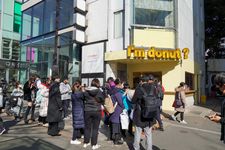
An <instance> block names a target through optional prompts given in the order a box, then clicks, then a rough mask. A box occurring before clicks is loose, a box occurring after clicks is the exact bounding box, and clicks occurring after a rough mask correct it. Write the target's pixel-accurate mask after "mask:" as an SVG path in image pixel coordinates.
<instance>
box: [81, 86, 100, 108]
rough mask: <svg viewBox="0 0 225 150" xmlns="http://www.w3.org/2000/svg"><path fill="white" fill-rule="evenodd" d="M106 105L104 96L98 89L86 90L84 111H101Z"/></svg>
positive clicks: (90, 88)
mask: <svg viewBox="0 0 225 150" xmlns="http://www.w3.org/2000/svg"><path fill="white" fill-rule="evenodd" d="M101 104H104V95H103V93H102V91H101V90H100V89H99V88H97V87H89V88H86V91H85V92H84V111H100V110H101Z"/></svg>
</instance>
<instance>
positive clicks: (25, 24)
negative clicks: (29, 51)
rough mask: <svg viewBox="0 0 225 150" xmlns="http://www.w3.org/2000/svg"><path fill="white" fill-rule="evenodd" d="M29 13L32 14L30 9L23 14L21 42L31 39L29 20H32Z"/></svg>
mask: <svg viewBox="0 0 225 150" xmlns="http://www.w3.org/2000/svg"><path fill="white" fill-rule="evenodd" d="M31 12H32V9H31V8H30V9H28V10H25V11H24V12H23V31H22V40H26V39H29V38H31V20H32V17H31Z"/></svg>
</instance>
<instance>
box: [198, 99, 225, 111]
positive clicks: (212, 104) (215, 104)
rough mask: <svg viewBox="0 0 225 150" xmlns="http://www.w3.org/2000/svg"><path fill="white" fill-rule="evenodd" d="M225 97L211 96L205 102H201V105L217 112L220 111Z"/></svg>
mask: <svg viewBox="0 0 225 150" xmlns="http://www.w3.org/2000/svg"><path fill="white" fill-rule="evenodd" d="M224 98H225V97H211V98H210V97H209V98H208V99H207V100H206V103H205V104H200V105H199V106H201V107H205V108H209V109H211V110H212V111H215V112H220V110H221V103H222V101H223V99H224Z"/></svg>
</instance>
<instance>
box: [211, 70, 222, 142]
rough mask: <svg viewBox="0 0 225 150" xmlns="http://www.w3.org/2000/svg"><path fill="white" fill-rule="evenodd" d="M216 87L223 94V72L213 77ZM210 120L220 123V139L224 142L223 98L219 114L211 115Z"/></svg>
mask: <svg viewBox="0 0 225 150" xmlns="http://www.w3.org/2000/svg"><path fill="white" fill-rule="evenodd" d="M214 83H215V85H216V87H217V88H218V89H219V90H220V91H221V92H222V93H223V95H225V73H220V74H217V75H216V76H215V78H214ZM210 120H212V121H215V122H220V123H221V137H220V140H221V141H223V143H224V144H225V99H224V100H223V102H222V105H221V116H218V115H213V116H211V117H210Z"/></svg>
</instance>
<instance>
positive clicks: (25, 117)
mask: <svg viewBox="0 0 225 150" xmlns="http://www.w3.org/2000/svg"><path fill="white" fill-rule="evenodd" d="M30 110H31V120H34V119H35V118H34V111H35V105H32V106H27V110H26V113H25V116H24V121H27V117H28V115H29V113H30Z"/></svg>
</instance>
